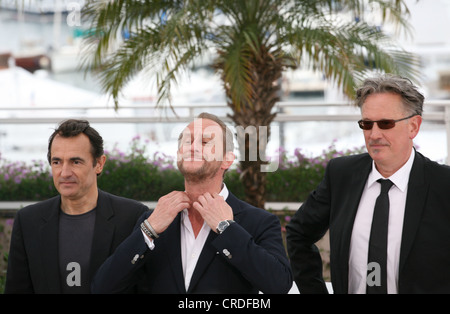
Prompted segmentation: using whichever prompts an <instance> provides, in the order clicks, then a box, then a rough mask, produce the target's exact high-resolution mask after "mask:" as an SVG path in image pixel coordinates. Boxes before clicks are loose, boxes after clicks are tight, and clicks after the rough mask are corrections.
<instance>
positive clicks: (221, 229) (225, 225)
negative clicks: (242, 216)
mask: <svg viewBox="0 0 450 314" xmlns="http://www.w3.org/2000/svg"><path fill="white" fill-rule="evenodd" d="M232 223H234V220H223V221H221V222H219V224H218V225H217V228H216V230H217V233H218V234H221V233H222V232H224V231H225V229H226V228H228V226H229V225H231V224H232Z"/></svg>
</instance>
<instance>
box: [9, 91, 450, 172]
mask: <svg viewBox="0 0 450 314" xmlns="http://www.w3.org/2000/svg"><path fill="white" fill-rule="evenodd" d="M305 107H316V108H319V107H336V108H337V110H338V111H342V113H333V114H308V113H306V114H303V113H302V114H296V113H293V111H295V109H299V108H305ZM173 109H174V111H175V112H176V113H177V115H175V114H173V113H172V111H171V110H170V109H168V108H165V109H157V108H155V107H154V104H152V103H147V104H142V105H133V106H121V107H120V108H119V109H118V110H117V111H115V110H114V108H112V107H109V106H73V107H26V108H25V107H0V125H1V124H39V123H58V122H60V121H62V120H65V119H67V116H68V115H67V112H70V116H71V117H77V118H86V119H88V120H89V121H90V122H91V123H177V122H178V123H184V122H190V121H192V119H193V118H194V117H195V115H196V113H198V112H201V111H206V110H217V109H219V111H221V112H222V116H220V114H219V116H220V118H221V119H223V120H224V121H226V122H230V121H231V120H230V118H228V117H227V116H226V113H231V109H230V108H229V107H228V106H227V105H226V104H225V103H195V104H174V105H173ZM134 110H141V112H140V113H139V114H138V115H137V114H136V113H135V112H134ZM274 110H275V111H276V112H277V113H278V114H277V115H276V117H275V120H274V121H275V122H301V121H303V122H304V121H357V120H359V119H360V112H359V109H358V108H356V107H354V106H352V105H351V104H350V102H317V101H310V102H308V101H284V102H279V103H277V104H276V106H275V108H274ZM11 112H14V114H13V115H11V114H10V113H11ZM93 112H95V114H93ZM103 112H104V114H103ZM285 112H290V113H285ZM6 113H9V114H10V115H9V116H7V115H6ZM55 113H58V114H55ZM423 118H424V120H425V121H433V122H442V123H444V124H445V129H446V142H447V143H446V144H447V160H446V162H447V164H450V100H432V101H427V102H425V104H424V115H423Z"/></svg>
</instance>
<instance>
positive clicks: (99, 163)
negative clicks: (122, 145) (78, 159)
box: [95, 155, 106, 175]
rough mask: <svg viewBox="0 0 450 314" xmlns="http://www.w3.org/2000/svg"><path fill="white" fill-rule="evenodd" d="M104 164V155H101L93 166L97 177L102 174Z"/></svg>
mask: <svg viewBox="0 0 450 314" xmlns="http://www.w3.org/2000/svg"><path fill="white" fill-rule="evenodd" d="M105 163H106V156H105V155H102V156H100V158H98V159H97V164H96V165H95V173H97V175H99V174H100V173H102V171H103V167H104V166H105Z"/></svg>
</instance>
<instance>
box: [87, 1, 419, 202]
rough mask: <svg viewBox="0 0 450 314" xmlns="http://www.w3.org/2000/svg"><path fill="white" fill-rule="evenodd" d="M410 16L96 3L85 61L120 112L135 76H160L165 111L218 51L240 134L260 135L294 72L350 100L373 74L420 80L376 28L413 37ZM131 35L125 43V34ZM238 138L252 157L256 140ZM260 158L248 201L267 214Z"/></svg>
mask: <svg viewBox="0 0 450 314" xmlns="http://www.w3.org/2000/svg"><path fill="white" fill-rule="evenodd" d="M367 12H372V13H371V15H370V17H368V16H366V15H367ZM374 12H377V13H374ZM408 13H409V11H408V8H407V7H406V5H405V3H404V2H403V0H389V1H386V0H372V1H367V0H341V1H338V0H284V1H283V0H210V1H208V0H184V1H183V0H178V1H173V0H114V1H88V2H87V5H86V7H85V11H84V12H83V15H82V16H83V18H87V19H88V20H90V21H91V23H92V25H91V26H92V32H91V33H90V36H89V37H88V38H87V40H86V42H87V46H86V49H87V50H88V51H89V53H88V54H87V56H88V58H86V60H85V63H84V64H85V66H86V69H87V70H93V71H95V73H97V75H98V77H99V79H100V81H101V83H102V87H103V88H104V90H105V91H106V92H107V93H110V94H111V95H112V96H113V99H114V100H115V103H116V106H119V95H120V92H121V90H122V89H123V87H124V86H125V85H126V84H127V83H128V82H129V81H130V79H132V78H133V77H134V75H136V74H137V73H139V72H141V71H148V73H149V75H150V74H151V75H155V77H156V81H157V86H158V93H159V98H158V103H157V104H158V105H161V104H164V103H167V102H166V101H167V100H169V104H170V92H171V86H172V85H173V84H175V83H176V81H177V79H178V78H179V77H180V75H181V74H184V73H185V72H188V71H189V70H190V69H191V67H192V65H193V64H194V62H195V61H196V60H198V58H200V57H202V56H204V55H206V54H208V53H210V52H211V51H212V52H213V54H214V56H215V61H214V63H213V65H212V66H213V68H214V69H215V71H216V72H217V73H218V74H219V75H220V77H221V80H222V83H223V87H224V90H225V94H226V98H227V104H228V106H229V107H230V108H231V109H232V114H231V115H230V118H231V119H232V121H233V122H234V124H235V125H236V126H240V127H242V128H241V129H244V130H247V127H248V126H253V127H254V129H255V130H256V132H259V127H260V126H266V127H269V126H270V124H271V123H272V121H273V120H274V118H275V116H276V113H275V112H273V108H274V105H275V103H276V102H277V101H278V100H279V91H280V88H281V87H280V85H279V84H278V82H279V80H280V78H281V76H282V74H283V71H285V70H286V69H289V68H292V69H295V68H297V67H299V66H304V67H310V68H312V69H314V70H317V71H320V72H321V73H323V75H324V77H326V78H327V79H329V80H331V81H334V82H335V83H337V84H338V85H339V86H340V87H342V90H343V91H344V93H345V94H346V95H348V96H350V97H351V96H352V95H353V92H354V88H355V86H356V85H357V84H358V82H359V81H360V80H361V79H362V78H363V77H364V76H366V75H367V73H369V72H370V71H373V70H380V71H385V72H390V73H398V74H403V75H408V76H410V77H411V75H413V76H414V77H416V76H417V72H416V64H417V62H416V61H415V59H414V58H413V56H412V55H410V54H409V53H407V52H405V51H404V50H402V49H401V48H400V47H397V46H396V45H395V43H394V42H393V40H392V39H391V37H390V36H389V35H388V34H387V33H386V32H384V31H383V30H382V29H381V28H380V27H379V26H377V25H373V24H372V23H371V20H372V18H373V17H376V18H379V20H380V22H382V23H384V22H390V23H391V22H392V25H396V26H398V29H400V30H406V31H408V30H409V26H408V24H407V19H406V17H407V16H408ZM124 30H127V31H128V32H129V33H130V36H129V37H128V38H127V39H123V38H121V36H120V35H121V34H122V32H123V31H124ZM414 77H413V78H414ZM268 130H269V131H268V134H267V135H268V136H270V128H269V129H268ZM244 136H245V134H244ZM256 138H259V134H257V135H256ZM239 142H240V152H241V154H245V155H243V156H248V152H249V149H250V148H249V142H250V141H246V142H245V144H244V143H242V141H239ZM260 144H261V145H265V144H266V142H264V143H262V142H261V143H260ZM258 151H260V152H265V147H258ZM261 157H262V156H258V158H257V159H258V160H256V161H249V160H243V161H241V162H240V166H241V170H242V182H243V184H244V189H245V193H246V197H247V201H248V202H250V203H252V204H254V205H256V206H258V207H261V208H264V203H265V182H266V173H264V172H263V171H261V166H262V165H264V164H265V158H261ZM240 159H246V158H242V156H241V158H240ZM247 159H248V158H247Z"/></svg>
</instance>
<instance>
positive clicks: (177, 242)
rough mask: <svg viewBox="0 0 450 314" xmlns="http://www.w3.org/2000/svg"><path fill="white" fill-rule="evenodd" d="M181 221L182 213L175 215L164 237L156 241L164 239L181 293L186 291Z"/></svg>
mask: <svg viewBox="0 0 450 314" xmlns="http://www.w3.org/2000/svg"><path fill="white" fill-rule="evenodd" d="M180 223H181V213H179V214H178V215H177V217H175V219H174V221H173V222H172V223H171V224H170V225H169V227H168V228H167V230H166V231H165V232H164V233H163V235H164V237H162V236H161V238H160V239H157V240H156V241H158V240H160V241H164V242H165V243H163V244H162V246H164V247H165V248H167V249H166V252H167V254H168V259H169V263H170V266H171V267H170V268H171V269H172V272H173V276H174V278H175V282H176V285H177V288H178V291H180V293H186V288H185V286H184V276H183V265H182V263H181V237H180ZM155 245H157V244H156V243H155Z"/></svg>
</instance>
